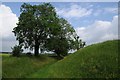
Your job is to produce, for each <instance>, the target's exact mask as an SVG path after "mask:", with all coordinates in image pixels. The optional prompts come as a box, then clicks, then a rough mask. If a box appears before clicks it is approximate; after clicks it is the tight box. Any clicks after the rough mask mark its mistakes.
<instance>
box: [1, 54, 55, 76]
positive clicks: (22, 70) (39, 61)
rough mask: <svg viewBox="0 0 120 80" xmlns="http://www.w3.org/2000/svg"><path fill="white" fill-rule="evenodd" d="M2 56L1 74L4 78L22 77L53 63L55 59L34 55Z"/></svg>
mask: <svg viewBox="0 0 120 80" xmlns="http://www.w3.org/2000/svg"><path fill="white" fill-rule="evenodd" d="M0 56H2V76H3V77H4V78H20V77H22V78H24V77H26V76H28V75H30V74H32V73H35V72H36V71H37V70H40V69H41V68H42V67H45V66H47V65H50V64H53V63H55V62H56V61H57V60H55V59H53V58H49V57H46V56H40V57H38V58H35V57H26V56H22V57H18V58H17V57H12V56H10V55H8V54H3V55H0Z"/></svg>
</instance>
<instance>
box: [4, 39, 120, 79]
mask: <svg viewBox="0 0 120 80" xmlns="http://www.w3.org/2000/svg"><path fill="white" fill-rule="evenodd" d="M118 42H120V41H119V40H113V41H106V42H103V43H98V44H93V45H90V46H87V47H85V48H83V49H80V50H78V51H77V52H75V53H73V54H70V55H68V56H66V57H65V58H64V59H62V60H59V61H57V60H55V59H53V58H50V57H47V56H39V57H38V58H35V57H25V56H23V57H19V58H16V57H12V56H9V55H2V57H3V60H2V63H3V65H2V67H3V73H2V76H3V77H4V78H10V77H11V78H20V77H22V78H117V77H120V76H119V75H118ZM119 68H120V67H119Z"/></svg>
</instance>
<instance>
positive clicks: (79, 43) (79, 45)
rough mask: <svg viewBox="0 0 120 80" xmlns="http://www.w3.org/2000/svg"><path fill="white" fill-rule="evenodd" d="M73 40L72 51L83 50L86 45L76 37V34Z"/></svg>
mask: <svg viewBox="0 0 120 80" xmlns="http://www.w3.org/2000/svg"><path fill="white" fill-rule="evenodd" d="M74 39H75V41H74V49H77V50H79V49H80V48H83V47H84V46H85V45H86V43H85V42H83V41H82V40H81V39H80V38H79V36H78V35H77V34H76V35H74Z"/></svg>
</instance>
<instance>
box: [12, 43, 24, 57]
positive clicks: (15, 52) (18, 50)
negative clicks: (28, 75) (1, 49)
mask: <svg viewBox="0 0 120 80" xmlns="http://www.w3.org/2000/svg"><path fill="white" fill-rule="evenodd" d="M22 52H23V49H22V45H15V46H14V47H13V48H12V55H13V56H16V57H19V56H20V54H21V53H22Z"/></svg>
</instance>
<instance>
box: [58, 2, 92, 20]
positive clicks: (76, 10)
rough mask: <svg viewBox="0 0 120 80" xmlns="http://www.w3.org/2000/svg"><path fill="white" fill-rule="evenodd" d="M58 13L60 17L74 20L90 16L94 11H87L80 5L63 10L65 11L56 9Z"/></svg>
mask: <svg viewBox="0 0 120 80" xmlns="http://www.w3.org/2000/svg"><path fill="white" fill-rule="evenodd" d="M56 11H57V13H58V14H59V15H61V16H63V17H65V18H72V17H77V18H79V17H84V16H88V15H90V14H91V13H92V9H86V8H82V7H81V6H79V5H75V4H73V5H71V6H70V7H69V8H63V9H58V8H56Z"/></svg>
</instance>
